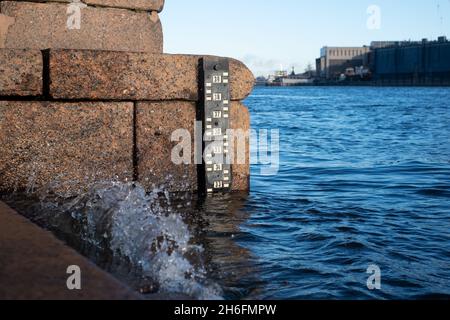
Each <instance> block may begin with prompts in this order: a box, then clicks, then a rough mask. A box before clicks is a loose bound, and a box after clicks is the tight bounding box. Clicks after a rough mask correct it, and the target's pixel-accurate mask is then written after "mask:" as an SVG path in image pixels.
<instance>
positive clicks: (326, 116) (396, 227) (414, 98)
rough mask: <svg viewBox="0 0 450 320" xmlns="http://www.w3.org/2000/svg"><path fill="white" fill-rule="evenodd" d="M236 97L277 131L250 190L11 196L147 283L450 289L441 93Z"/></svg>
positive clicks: (189, 290)
mask: <svg viewBox="0 0 450 320" xmlns="http://www.w3.org/2000/svg"><path fill="white" fill-rule="evenodd" d="M245 104H246V105H247V106H248V107H249V109H250V112H251V115H252V127H253V129H256V130H259V129H279V133H280V154H279V160H280V161H279V168H278V172H277V173H276V174H275V175H268V176H267V175H262V174H261V168H262V167H264V166H263V165H259V164H253V165H252V178H251V189H252V190H251V192H250V194H248V195H247V194H234V195H228V196H217V197H214V198H210V199H207V200H205V201H200V200H198V199H196V198H195V197H192V196H189V195H169V194H168V193H167V192H165V191H164V188H162V189H159V190H154V192H152V193H150V194H145V192H144V191H143V189H142V188H141V187H140V186H136V185H133V184H120V183H109V184H101V185H97V186H95V187H93V188H92V190H91V192H88V193H87V194H84V195H80V197H77V198H75V199H70V200H68V199H64V200H61V199H58V200H51V201H50V200H49V199H48V197H45V196H44V197H42V196H40V201H39V203H38V204H37V203H35V205H34V206H31V207H32V209H30V205H29V201H25V202H24V201H18V200H17V199H16V200H11V199H10V200H9V203H11V204H13V206H15V207H16V208H19V209H20V211H21V212H23V213H24V214H26V215H27V216H29V217H30V218H31V219H33V220H34V221H36V222H38V223H40V224H42V225H44V226H46V227H47V228H49V229H51V230H52V231H54V232H55V233H56V234H57V235H58V236H59V237H60V238H62V239H64V240H65V241H66V242H68V243H69V244H71V245H72V246H74V247H75V248H76V249H78V250H79V251H80V252H82V253H83V254H85V255H86V256H88V257H90V258H91V259H92V260H94V261H95V262H96V263H97V264H98V265H99V266H101V267H102V268H104V269H106V270H107V271H110V272H112V273H113V274H114V275H115V276H116V277H118V278H120V279H121V280H123V281H125V282H127V283H128V284H129V285H130V286H132V287H133V288H135V289H136V290H143V291H144V292H149V293H155V292H156V293H164V294H168V295H169V297H170V296H173V297H174V296H175V295H176V294H182V295H185V296H186V295H187V296H189V297H193V298H198V299H417V298H450V143H449V142H450V90H449V89H445V88H352V87H342V88H341V87H323V88H321V87H305V88H303V87H299V88H265V87H258V88H256V89H255V90H254V92H253V93H252V95H251V96H250V97H249V98H248V99H247V100H246V102H245ZM24 203H26V204H28V206H25V205H24ZM25 207H26V208H25ZM369 266H372V267H374V266H375V267H376V268H377V271H380V273H381V275H380V277H379V278H377V279H376V280H377V282H376V283H377V284H380V285H381V289H379V290H378V289H375V290H369V288H368V286H367V280H368V278H369V277H370V276H371V274H368V273H367V269H368V268H369ZM378 280H379V281H378ZM371 283H372V282H371Z"/></svg>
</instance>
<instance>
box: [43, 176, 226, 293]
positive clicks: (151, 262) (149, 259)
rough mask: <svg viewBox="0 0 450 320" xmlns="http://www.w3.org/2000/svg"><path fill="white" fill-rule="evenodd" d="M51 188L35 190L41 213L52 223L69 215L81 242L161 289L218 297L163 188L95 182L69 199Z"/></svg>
mask: <svg viewBox="0 0 450 320" xmlns="http://www.w3.org/2000/svg"><path fill="white" fill-rule="evenodd" d="M52 189H53V188H47V189H46V190H45V192H41V193H40V194H39V198H40V206H41V208H42V209H41V210H40V211H41V213H40V215H42V214H44V215H45V214H46V215H52V217H48V218H49V220H52V221H60V220H61V218H67V216H70V218H71V219H73V220H75V221H77V222H79V223H80V224H81V225H82V227H81V231H80V234H79V236H80V237H81V239H82V240H83V241H84V242H86V243H89V244H90V245H93V246H95V247H97V248H108V249H110V250H111V251H112V252H113V255H115V256H120V257H121V258H125V259H127V260H128V261H129V262H130V264H131V265H133V266H135V267H137V268H139V269H140V271H141V272H142V276H143V277H148V278H151V279H152V280H153V281H155V282H156V283H157V284H158V287H159V292H160V293H167V294H171V293H175V294H184V295H187V296H189V297H192V298H195V299H222V298H221V297H222V295H223V293H222V290H221V289H220V287H219V286H218V285H216V284H214V283H211V282H210V281H208V279H207V271H206V269H205V266H204V263H203V261H202V260H203V259H202V253H203V247H202V246H199V245H196V244H193V241H192V236H191V232H190V230H189V227H188V225H187V224H186V223H185V222H184V221H183V217H182V215H181V214H180V213H178V212H177V211H176V210H174V209H173V208H172V203H171V202H172V201H171V197H170V194H169V192H168V191H167V190H165V189H164V188H158V189H155V190H153V191H152V192H151V193H146V191H145V190H144V188H143V187H142V186H141V185H139V184H137V183H123V182H105V183H96V184H93V185H92V186H91V187H90V188H89V190H88V191H87V192H85V193H83V194H81V195H79V196H76V197H72V198H70V199H68V198H66V197H65V196H64V195H62V194H57V195H56V194H55V193H54V192H52ZM46 212H47V213H46ZM41 218H42V217H41Z"/></svg>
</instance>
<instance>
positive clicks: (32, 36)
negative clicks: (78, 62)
mask: <svg viewBox="0 0 450 320" xmlns="http://www.w3.org/2000/svg"><path fill="white" fill-rule="evenodd" d="M0 10H1V14H2V15H3V18H2V20H3V21H4V24H5V25H6V24H8V25H9V27H8V28H7V32H6V33H5V35H4V37H3V38H4V39H3V40H4V41H3V42H0V47H4V48H20V49H22V48H32V49H48V48H69V49H92V50H115V51H131V52H150V53H162V51H163V36H162V27H161V22H160V20H159V17H158V14H157V13H156V12H152V13H148V12H133V11H131V10H126V9H115V8H97V7H91V6H89V7H87V8H81V9H80V10H81V24H80V29H69V28H68V27H67V23H68V18H69V17H70V16H72V15H73V13H68V11H67V5H66V4H63V3H55V2H52V3H34V2H21V1H20V2H19V1H2V2H0ZM8 17H9V18H8ZM11 19H13V20H11ZM2 20H1V19H0V21H2ZM69 25H70V24H69ZM0 39H1V37H0Z"/></svg>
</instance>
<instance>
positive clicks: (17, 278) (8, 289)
mask: <svg viewBox="0 0 450 320" xmlns="http://www.w3.org/2000/svg"><path fill="white" fill-rule="evenodd" d="M72 265H76V266H79V267H80V269H81V272H82V283H81V285H82V290H72V291H71V290H68V289H67V285H66V282H67V278H68V277H69V275H68V274H67V273H66V271H67V268H68V267H69V266H72ZM0 283H1V285H0V300H49V299H55V300H62V299H64V300H66V299H67V300H86V299H89V300H90V299H95V300H125V299H127V300H128V299H132V300H135V299H136V300H138V299H141V297H140V296H139V295H137V294H135V293H133V292H132V291H131V290H130V289H129V288H127V287H126V286H124V285H122V284H121V283H119V282H118V281H117V280H116V279H114V278H113V277H112V276H110V275H109V274H107V273H105V272H103V271H102V270H100V269H99V268H97V267H96V266H95V265H93V264H92V263H91V262H89V261H88V260H86V259H85V258H84V257H82V256H80V255H79V254H78V253H76V252H75V251H74V250H72V249H70V248H68V247H67V246H66V245H64V243H62V242H61V241H59V240H57V239H56V238H55V237H54V236H53V235H51V234H50V233H49V232H46V231H44V230H42V229H40V228H39V227H37V226H35V225H34V224H32V223H31V222H30V221H28V220H27V219H25V218H24V217H22V216H20V215H18V214H17V213H16V212H14V211H13V210H12V209H10V208H9V207H8V206H6V205H5V204H4V203H3V202H0Z"/></svg>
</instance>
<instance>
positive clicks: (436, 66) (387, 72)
mask: <svg viewBox="0 0 450 320" xmlns="http://www.w3.org/2000/svg"><path fill="white" fill-rule="evenodd" d="M369 60H370V69H371V70H372V73H373V80H374V81H375V82H376V83H377V84H380V85H450V41H448V40H447V39H446V38H445V37H440V38H439V39H438V40H437V41H428V40H427V39H424V40H422V41H421V42H396V43H391V44H390V45H385V46H382V47H374V49H372V50H371V53H370V57H369Z"/></svg>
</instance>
